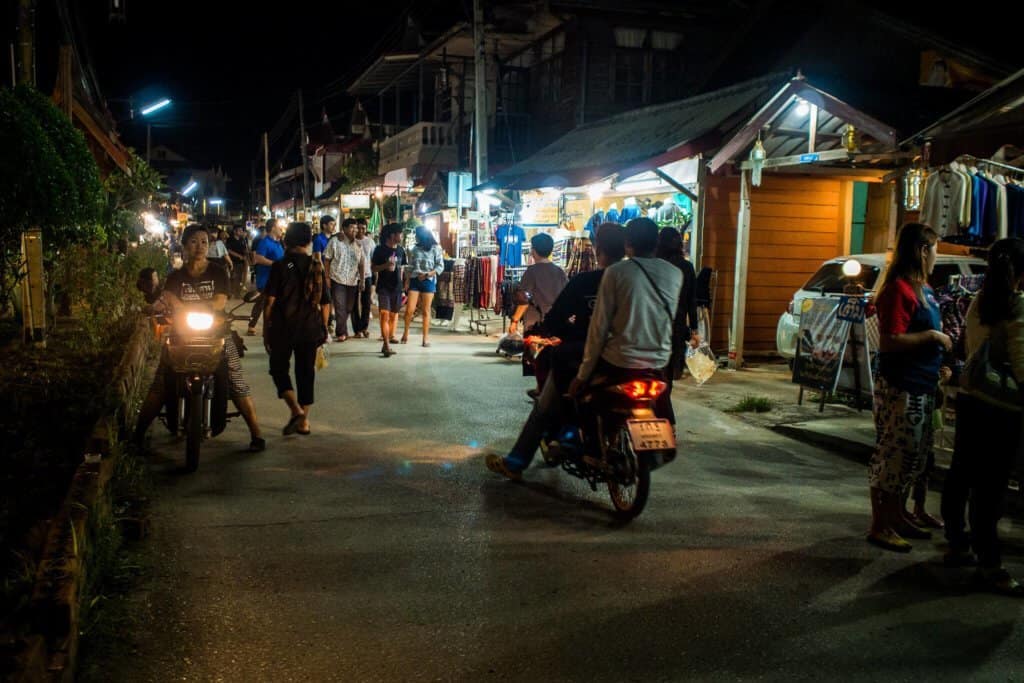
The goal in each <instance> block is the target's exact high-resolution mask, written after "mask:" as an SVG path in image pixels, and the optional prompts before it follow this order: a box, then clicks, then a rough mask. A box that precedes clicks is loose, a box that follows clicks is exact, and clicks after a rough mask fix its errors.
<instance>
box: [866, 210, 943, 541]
mask: <svg viewBox="0 0 1024 683" xmlns="http://www.w3.org/2000/svg"><path fill="white" fill-rule="evenodd" d="M938 240H939V238H938V235H937V234H936V233H935V231H934V230H932V229H931V228H929V227H928V226H926V225H921V224H920V223H907V224H906V225H904V226H903V227H902V228H901V229H900V234H899V237H898V239H897V244H896V253H895V255H894V256H893V261H892V264H891V265H890V266H889V269H888V271H886V274H885V281H884V282H883V283H882V287H881V289H880V290H879V292H878V295H877V296H876V297H875V305H876V306H877V309H878V327H879V357H878V366H879V367H878V376H877V377H876V378H875V401H874V414H875V429H876V430H877V437H876V446H875V452H874V454H873V455H872V457H871V469H870V476H869V481H870V485H871V530H870V532H869V533H868V541H869V542H870V543H873V544H875V545H878V546H880V547H882V548H885V549H887V550H895V551H898V552H908V551H909V550H910V549H911V546H910V543H908V542H907V541H906V540H905V538H904V537H910V538H921V539H927V538H930V537H931V534H930V533H929V532H928V531H926V530H924V529H921V528H919V527H918V526H917V525H916V524H915V523H914V520H912V519H911V517H910V516H909V515H908V514H907V513H906V511H905V509H904V501H905V500H906V497H907V493H908V492H909V490H910V488H911V487H912V486H913V485H914V483H915V482H916V481H917V480H918V479H919V478H920V477H921V476H922V475H923V473H924V471H925V466H926V464H927V462H928V459H929V457H930V456H931V454H932V449H933V446H934V432H933V427H932V412H933V411H934V410H935V389H936V387H937V386H938V382H939V371H940V368H941V366H942V353H943V350H945V351H949V350H950V349H951V348H952V342H951V341H950V339H949V337H948V336H946V335H945V334H943V333H942V319H941V316H940V314H939V306H938V303H937V302H936V301H935V294H934V292H932V290H931V287H929V286H928V276H929V275H931V272H932V269H933V268H934V267H935V256H936V247H937V243H938Z"/></svg>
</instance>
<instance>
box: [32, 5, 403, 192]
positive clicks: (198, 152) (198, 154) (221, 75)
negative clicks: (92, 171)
mask: <svg viewBox="0 0 1024 683" xmlns="http://www.w3.org/2000/svg"><path fill="white" fill-rule="evenodd" d="M43 1H45V0H43ZM126 2H127V6H126V15H127V21H126V22H125V23H123V24H120V23H111V22H109V21H108V0H80V2H79V11H80V12H81V13H82V15H83V20H84V23H85V30H86V32H87V41H88V43H89V49H90V51H91V53H92V57H93V60H94V64H95V70H96V73H97V76H98V77H99V81H100V87H101V88H102V89H103V94H104V95H105V96H106V97H107V98H119V97H128V96H131V97H134V98H135V99H136V101H139V102H147V101H153V100H155V99H157V98H159V97H169V98H171V99H172V100H174V105H173V107H172V108H171V109H169V110H167V111H166V113H162V114H161V115H160V117H159V119H156V118H155V117H154V125H155V127H154V130H153V145H154V146H155V145H157V144H161V143H162V144H167V145H168V146H169V147H171V148H172V149H175V150H176V151H179V152H180V153H182V154H184V155H185V156H186V157H188V158H189V159H190V160H192V161H193V162H194V163H195V164H196V165H200V166H209V165H222V166H223V167H224V168H225V170H227V171H228V173H229V174H230V175H231V176H232V179H233V182H232V183H231V184H230V185H229V191H230V194H231V195H233V196H235V197H237V198H242V197H245V196H246V195H247V194H248V189H249V178H250V162H251V160H253V159H257V158H259V159H260V160H262V153H261V151H260V140H261V135H262V132H263V131H264V130H267V129H269V128H272V127H273V126H274V124H275V123H276V122H277V121H278V120H279V119H280V118H281V116H282V115H283V114H284V113H285V111H286V110H287V108H288V105H289V101H290V98H292V97H293V96H294V93H295V91H296V89H297V88H302V89H303V90H304V98H305V106H306V112H307V114H306V119H307V122H309V121H311V120H316V119H319V117H320V115H321V112H322V111H323V110H324V109H326V111H327V113H328V115H329V116H330V117H331V118H332V120H333V122H334V123H335V126H336V128H337V129H339V130H340V129H341V128H342V127H343V126H344V124H345V121H346V120H347V117H348V114H349V112H350V111H351V107H352V101H351V100H350V99H349V98H348V97H347V96H346V95H344V88H345V85H347V84H348V83H349V82H351V80H352V78H353V77H354V75H355V74H356V73H358V71H359V70H360V69H361V68H362V67H363V65H364V64H365V63H366V60H367V58H368V56H369V55H370V54H373V52H372V51H373V48H374V47H375V46H376V45H377V43H378V41H380V40H381V39H382V37H384V36H385V34H386V33H387V32H388V31H390V30H393V27H394V25H395V24H396V22H397V19H398V17H399V16H400V15H401V13H402V12H403V11H404V10H405V9H406V8H407V7H408V6H409V3H408V2H388V1H386V0H378V1H376V2H367V3H348V2H338V3H325V2H309V1H301V0H295V1H292V2H288V3H268V4H262V3H259V4H258V3H250V2H245V3H242V2H220V1H218V0H207V1H205V2H199V1H197V0H179V1H177V2H174V3H169V2H153V1H152V0H126ZM87 8H88V9H87ZM339 79H341V80H339ZM110 109H111V111H112V112H114V113H115V115H117V116H118V118H120V117H121V116H122V115H126V114H127V110H126V105H124V104H121V103H117V102H112V103H110ZM158 122H159V123H158ZM121 130H122V135H123V137H124V138H125V139H126V140H127V141H128V142H129V144H132V145H133V146H135V147H136V148H137V149H138V150H140V152H141V151H143V150H144V149H145V132H144V129H143V128H142V127H141V126H133V125H132V124H130V123H129V124H124V125H122V126H121ZM293 131H294V126H291V127H289V130H288V133H287V134H286V135H284V136H283V139H280V140H278V142H277V144H276V145H272V147H271V162H272V163H274V161H275V157H277V158H280V157H281V156H282V155H283V154H284V153H285V148H286V146H287V144H288V142H289V141H290V138H291V135H292V133H293ZM285 138H286V139H285ZM260 172H262V163H260V165H258V167H257V173H260Z"/></svg>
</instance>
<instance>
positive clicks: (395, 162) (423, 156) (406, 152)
mask: <svg viewBox="0 0 1024 683" xmlns="http://www.w3.org/2000/svg"><path fill="white" fill-rule="evenodd" d="M458 150H459V147H458V141H457V140H456V139H455V128H454V126H452V124H451V123H431V122H428V121H423V122H420V123H417V124H415V125H413V126H410V127H409V128H406V129H405V130H403V131H402V132H400V133H397V134H395V135H392V136H391V137H389V138H387V139H386V140H384V141H382V142H381V143H380V148H379V154H380V162H379V164H378V167H377V172H378V173H381V174H383V173H387V172H388V171H393V170H395V169H398V168H410V167H412V166H414V165H415V164H430V165H435V166H454V165H455V164H456V163H457V162H458V157H459V152H458Z"/></svg>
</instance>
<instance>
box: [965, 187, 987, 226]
mask: <svg viewBox="0 0 1024 683" xmlns="http://www.w3.org/2000/svg"><path fill="white" fill-rule="evenodd" d="M971 187H972V190H973V192H974V195H973V199H972V201H971V224H970V226H969V227H968V229H967V232H968V233H970V234H971V235H972V236H974V237H981V236H982V234H983V224H984V222H985V220H984V218H985V204H986V203H987V201H988V184H987V183H986V182H985V180H984V178H982V177H981V176H978V175H974V176H971Z"/></svg>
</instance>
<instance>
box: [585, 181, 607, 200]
mask: <svg viewBox="0 0 1024 683" xmlns="http://www.w3.org/2000/svg"><path fill="white" fill-rule="evenodd" d="M609 189H611V183H594V184H593V185H591V186H590V187H588V188H587V194H588V195H590V198H591V199H593V200H594V201H595V202H596V201H597V200H598V199H600V198H601V197H603V196H604V193H605V192H607V191H608V190H609Z"/></svg>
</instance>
